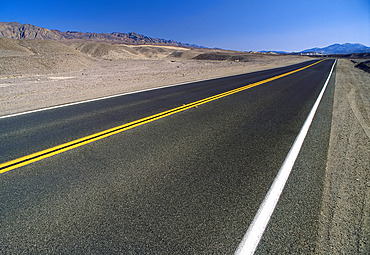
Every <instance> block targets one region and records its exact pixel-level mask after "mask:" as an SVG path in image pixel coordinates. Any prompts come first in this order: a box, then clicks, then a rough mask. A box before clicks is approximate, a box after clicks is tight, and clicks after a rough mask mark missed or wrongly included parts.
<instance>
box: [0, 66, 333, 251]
mask: <svg viewBox="0 0 370 255" xmlns="http://www.w3.org/2000/svg"><path fill="white" fill-rule="evenodd" d="M333 63H334V60H324V61H320V62H319V61H318V60H312V61H308V62H305V63H301V64H296V65H292V66H288V67H283V68H277V69H271V70H265V71H260V72H255V73H248V74H243V75H237V76H230V77H225V78H219V79H214V80H208V81H201V82H195V83H189V84H184V85H179V86H172V87H167V88H162V89H157V90H149V91H144V92H140V93H132V94H128V95H123V96H119V97H112V98H109V99H104V100H96V101H92V102H87V103H82V104H75V105H70V106H65V107H60V108H55V109H49V110H45V111H38V112H34V113H28V114H23V115H18V116H13V117H6V118H0V130H1V133H0V173H2V174H0V194H1V196H0V250H1V251H2V252H3V253H5V254H21V253H25V254H40V253H41V254H57V253H58V254H59V253H60V254H233V253H234V252H235V250H236V249H237V247H238V245H239V243H240V241H241V240H242V238H243V236H244V234H245V232H246V230H247V229H248V226H249V225H250V223H251V222H252V220H253V218H254V216H255V214H256V212H257V210H258V208H259V206H260V204H261V202H262V200H263V199H264V197H265V195H266V193H267V191H268V189H269V187H270V186H271V183H272V182H273V180H274V178H275V176H276V174H277V172H278V170H279V168H280V166H281V164H282V163H283V161H284V159H285V157H286V155H287V153H288V151H289V149H290V147H291V146H292V144H293V142H294V140H295V138H296V136H297V134H298V133H299V131H300V129H301V127H302V125H303V122H304V121H305V119H306V117H307V115H308V113H309V112H310V110H311V108H312V105H313V104H314V102H315V100H316V98H317V96H318V94H319V93H320V90H321V88H322V87H323V84H324V83H325V80H326V79H327V77H328V74H329V72H330V69H331V67H332V65H333ZM249 85H252V86H249ZM333 92H334V84H333V82H332V81H331V82H329V86H328V89H327V91H326V92H325V94H324V97H323V100H322V103H321V104H320V106H319V109H318V112H317V114H316V116H315V118H314V121H313V124H312V127H311V129H310V131H309V133H308V136H307V138H306V141H305V143H304V144H303V148H302V151H301V153H300V155H299V157H298V160H297V162H296V164H295V166H294V168H293V171H292V174H291V178H290V179H289V180H288V183H287V187H286V189H285V190H284V192H283V195H282V197H281V200H280V201H279V203H278V206H277V208H276V211H275V213H274V214H273V217H272V219H271V222H270V224H269V226H268V228H267V230H266V232H265V234H264V236H263V238H262V240H261V243H260V245H259V247H258V250H257V253H260V254H266V253H274V252H275V253H279V254H282V253H283V252H286V253H289V252H290V251H295V252H303V253H304V252H305V251H311V250H312V247H313V245H314V242H315V234H316V228H317V224H318V222H317V218H318V214H319V210H320V201H321V200H320V191H321V190H322V176H323V174H324V170H325V164H326V153H327V148H328V143H329V134H330V125H331V113H332V104H333ZM28 155H29V156H28Z"/></svg>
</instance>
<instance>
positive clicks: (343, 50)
mask: <svg viewBox="0 0 370 255" xmlns="http://www.w3.org/2000/svg"><path fill="white" fill-rule="evenodd" d="M1 37H3V38H14V39H40V40H55V41H62V40H84V41H101V42H110V43H122V44H131V45H145V44H147V45H162V46H179V47H187V48H205V47H203V46H198V45H195V44H188V43H181V42H176V41H173V40H166V39H158V38H152V37H149V36H145V35H141V34H137V33H133V32H131V33H120V32H113V33H83V32H76V31H67V32H61V31H59V30H55V29H53V30H49V29H47V28H43V27H38V26H35V25H31V24H24V25H22V24H20V23H18V22H0V38H1ZM260 53H264V54H301V55H316V54H327V55H333V54H352V53H370V47H367V46H365V45H362V44H359V43H355V44H351V43H345V44H333V45H330V46H327V47H324V48H312V49H307V50H303V51H301V52H294V53H288V52H284V51H260Z"/></svg>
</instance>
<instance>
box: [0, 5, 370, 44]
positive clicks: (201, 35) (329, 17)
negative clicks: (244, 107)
mask: <svg viewBox="0 0 370 255" xmlns="http://www.w3.org/2000/svg"><path fill="white" fill-rule="evenodd" d="M0 21H3V22H10V21H16V22H19V23H22V24H25V23H30V24H33V25H37V26H41V27H46V28H49V29H58V30H61V31H67V30H70V31H82V32H99V33H100V32H109V33H110V32H136V33H139V34H144V35H147V36H151V37H156V38H164V39H172V40H175V41H180V42H185V43H194V44H198V45H203V46H207V47H219V48H224V49H234V50H245V51H249V50H284V51H300V50H304V49H307V48H312V47H323V46H328V45H330V44H333V43H345V42H350V43H355V42H356V43H362V44H365V45H367V46H370V0H211V1H209V0H198V1H195V0H184V1H176V0H173V1H170V0H166V1H161V0H156V1H152V0H131V1H126V0H105V1H98V0H90V1H80V0H59V1H52V0H48V1H42V0H35V1H32V0H28V1H27V0H0Z"/></svg>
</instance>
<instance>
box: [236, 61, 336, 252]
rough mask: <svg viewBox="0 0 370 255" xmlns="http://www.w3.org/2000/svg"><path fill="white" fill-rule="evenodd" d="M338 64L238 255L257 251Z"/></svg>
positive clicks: (242, 242) (250, 227)
mask: <svg viewBox="0 0 370 255" xmlns="http://www.w3.org/2000/svg"><path fill="white" fill-rule="evenodd" d="M336 62H337V60H335V62H334V64H333V66H332V68H331V71H330V73H329V75H328V78H327V79H326V82H325V84H324V86H323V88H322V89H321V92H320V94H319V96H318V97H317V99H316V102H315V104H314V105H313V107H312V109H311V111H310V113H309V114H308V116H307V119H306V121H305V123H304V124H303V126H302V128H301V130H300V132H299V134H298V136H297V137H296V139H295V141H294V143H293V145H292V147H291V148H290V151H289V153H288V155H287V157H286V158H285V160H284V163H283V164H282V166H281V168H280V170H279V172H278V174H277V175H276V177H275V180H274V182H273V183H272V185H271V187H270V189H269V191H268V192H267V194H266V196H265V198H264V200H263V202H262V204H261V205H260V207H259V209H258V211H257V214H256V215H255V216H254V219H253V221H252V223H251V225H250V226H249V228H248V230H247V232H246V234H245V235H244V237H243V239H242V241H241V243H240V244H239V247H238V249H237V250H236V252H235V254H236V255H247V254H248V255H252V254H254V252H255V251H256V249H257V246H258V244H259V242H260V239H261V237H262V235H263V233H264V231H265V228H266V226H267V224H268V222H269V220H270V218H271V215H272V213H273V212H274V210H275V207H276V204H277V202H278V200H279V198H280V195H281V193H282V192H283V189H284V186H285V183H286V182H287V180H288V177H289V175H290V172H291V170H292V168H293V165H294V162H295V160H296V159H297V156H298V153H299V151H300V150H301V147H302V144H303V141H304V139H305V138H306V135H307V132H308V129H309V128H310V125H311V123H312V120H313V118H314V116H315V113H316V110H317V108H318V107H319V104H320V101H321V98H322V97H323V95H324V92H325V90H326V87H327V85H328V83H329V80H330V77H331V75H332V73H333V69H334V66H335V64H336Z"/></svg>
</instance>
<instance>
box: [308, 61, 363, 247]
mask: <svg viewBox="0 0 370 255" xmlns="http://www.w3.org/2000/svg"><path fill="white" fill-rule="evenodd" d="M369 84H370V75H369V74H368V73H366V72H364V71H362V70H359V69H357V68H355V67H353V64H352V63H351V62H350V61H349V60H339V61H338V65H337V69H336V83H335V95H334V108H333V119H332V126H331V137H330V144H329V152H328V162H327V169H326V176H325V183H324V192H323V199H322V207H321V214H320V219H319V222H320V224H319V237H318V242H317V246H316V251H315V253H316V254H369V253H370V248H369V238H368V237H369V236H370V232H369V210H368V208H369V201H370V200H369V199H370V189H369V187H370V185H369V175H368V174H367V171H368V170H369V160H368V159H369V158H370V150H369V148H370V136H369V135H370V132H369V131H370V128H369V127H370V121H369V119H370V118H369V116H370V105H369V104H370V103H369V94H370V93H369V92H370V87H369Z"/></svg>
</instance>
